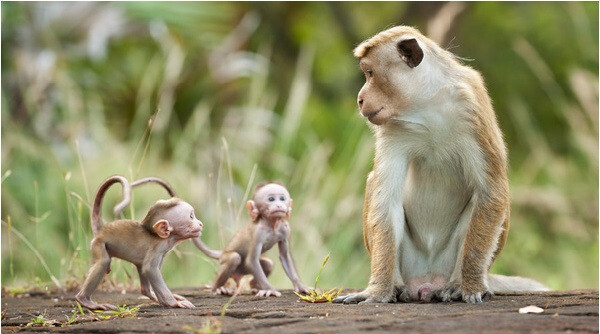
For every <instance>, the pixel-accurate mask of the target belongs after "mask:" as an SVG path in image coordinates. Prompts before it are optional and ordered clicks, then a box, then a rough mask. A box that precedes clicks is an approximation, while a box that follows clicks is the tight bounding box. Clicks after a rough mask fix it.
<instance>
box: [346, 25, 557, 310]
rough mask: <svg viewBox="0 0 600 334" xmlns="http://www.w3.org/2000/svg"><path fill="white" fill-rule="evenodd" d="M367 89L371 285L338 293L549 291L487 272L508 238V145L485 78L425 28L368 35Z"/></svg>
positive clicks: (366, 296)
mask: <svg viewBox="0 0 600 334" xmlns="http://www.w3.org/2000/svg"><path fill="white" fill-rule="evenodd" d="M354 55H355V56H356V57H357V58H359V60H360V67H361V69H362V70H363V72H364V73H365V76H366V83H365V85H364V86H363V87H362V89H361V91H360V92H359V94H358V105H359V108H360V111H361V113H362V115H363V116H365V117H367V118H368V119H369V121H370V122H371V123H372V125H371V127H372V130H373V132H374V134H375V137H376V144H375V146H376V147H375V161H374V167H373V171H372V172H371V173H370V174H369V176H368V179H367V185H366V193H365V203H364V212H363V232H364V239H365V246H366V248H367V251H368V252H369V254H370V257H371V278H370V281H369V285H368V286H367V288H366V289H365V290H364V291H362V292H359V293H355V294H351V295H348V296H343V297H340V298H338V299H336V300H335V301H336V302H344V303H356V302H363V301H364V302H391V301H396V300H401V301H409V300H423V301H430V300H431V299H439V300H443V301H449V300H460V299H462V300H464V301H466V302H470V303H475V302H482V301H483V300H485V299H486V298H487V297H489V296H491V293H492V292H497V291H507V290H512V291H515V290H546V289H547V288H546V287H545V286H543V285H542V284H540V283H538V282H535V281H533V280H530V279H526V278H521V277H506V276H500V275H491V274H488V270H489V268H490V266H491V264H492V262H493V261H494V259H495V258H496V256H497V255H498V253H499V252H500V251H501V250H502V248H503V247H504V244H505V242H506V237H507V234H508V228H509V215H510V197H509V187H508V176H507V153H506V148H505V145H504V140H503V138H502V133H501V132H500V129H499V127H498V123H497V121H496V116H495V114H494V111H493V109H492V103H491V101H490V98H489V96H488V94H487V91H486V88H485V85H484V83H483V79H482V77H481V75H480V74H479V73H478V72H477V71H475V70H474V69H472V68H470V67H468V66H465V65H463V64H461V63H460V62H459V61H458V60H457V59H456V57H455V56H454V55H453V54H452V53H450V52H448V51H446V50H443V49H442V48H440V47H439V46H438V45H437V44H436V43H435V42H433V41H431V40H430V39H428V38H427V37H425V36H423V35H422V34H421V33H419V32H418V31H417V30H416V29H413V28H410V27H404V26H398V27H394V28H391V29H389V30H386V31H383V32H381V33H379V34H377V35H375V36H374V37H372V38H370V39H368V40H366V41H365V42H363V43H362V44H360V45H359V46H358V47H357V48H356V49H355V50H354Z"/></svg>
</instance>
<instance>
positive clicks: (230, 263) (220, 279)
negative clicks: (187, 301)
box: [212, 252, 242, 295]
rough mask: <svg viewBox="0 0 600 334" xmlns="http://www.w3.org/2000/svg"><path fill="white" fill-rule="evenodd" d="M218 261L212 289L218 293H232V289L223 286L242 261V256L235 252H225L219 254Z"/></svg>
mask: <svg viewBox="0 0 600 334" xmlns="http://www.w3.org/2000/svg"><path fill="white" fill-rule="evenodd" d="M219 262H220V263H221V266H220V267H219V271H218V272H217V277H216V278H215V282H214V284H213V286H212V289H213V291H214V292H215V293H216V294H218V295H233V293H234V291H232V290H231V289H227V288H225V287H224V285H225V283H227V280H228V279H229V277H231V275H233V273H235V271H236V269H238V267H239V266H240V264H241V263H242V257H241V256H240V254H238V253H237V252H225V253H223V255H221V258H220V259H219Z"/></svg>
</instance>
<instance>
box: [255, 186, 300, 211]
mask: <svg viewBox="0 0 600 334" xmlns="http://www.w3.org/2000/svg"><path fill="white" fill-rule="evenodd" d="M254 202H255V203H256V206H257V208H258V210H259V211H260V213H261V215H262V216H263V217H265V218H268V219H281V218H284V217H288V218H289V214H290V212H291V211H292V199H291V198H290V194H289V193H288V191H287V189H285V187H283V186H281V185H279V184H276V183H269V184H267V185H265V186H264V187H262V188H260V189H259V190H258V192H257V193H256V195H255V196H254Z"/></svg>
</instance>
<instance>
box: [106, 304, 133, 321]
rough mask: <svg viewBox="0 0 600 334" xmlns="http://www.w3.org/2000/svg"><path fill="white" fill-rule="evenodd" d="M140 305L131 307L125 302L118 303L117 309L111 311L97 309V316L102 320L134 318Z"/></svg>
mask: <svg viewBox="0 0 600 334" xmlns="http://www.w3.org/2000/svg"><path fill="white" fill-rule="evenodd" d="M139 310H140V305H137V306H133V307H129V306H127V305H125V304H123V305H122V306H119V305H117V309H116V310H109V311H96V312H95V314H96V316H97V317H98V318H99V319H101V320H108V319H111V318H134V317H137V314H138V311H139Z"/></svg>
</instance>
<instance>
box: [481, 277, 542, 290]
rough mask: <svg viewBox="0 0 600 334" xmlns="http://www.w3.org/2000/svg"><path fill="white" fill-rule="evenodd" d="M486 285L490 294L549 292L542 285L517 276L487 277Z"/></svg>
mask: <svg viewBox="0 0 600 334" xmlns="http://www.w3.org/2000/svg"><path fill="white" fill-rule="evenodd" d="M488 285H489V287H490V290H491V291H492V292H509V291H515V292H516V291H549V290H550V289H548V287H547V286H545V285H544V284H542V283H540V282H537V281H535V280H532V279H531V278H525V277H519V276H504V275H495V274H489V275H488Z"/></svg>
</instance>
